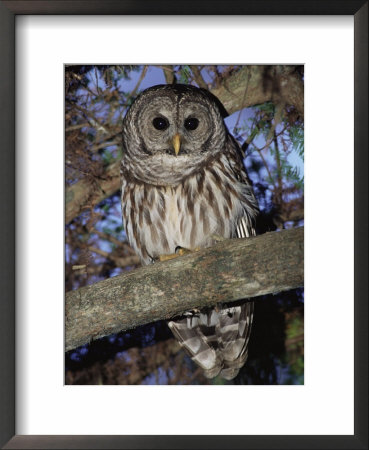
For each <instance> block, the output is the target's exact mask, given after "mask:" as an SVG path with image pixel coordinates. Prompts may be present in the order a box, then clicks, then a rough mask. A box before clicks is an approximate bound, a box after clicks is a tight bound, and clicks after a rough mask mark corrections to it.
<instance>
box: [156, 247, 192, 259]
mask: <svg viewBox="0 0 369 450" xmlns="http://www.w3.org/2000/svg"><path fill="white" fill-rule="evenodd" d="M199 250H200V247H195V248H194V249H192V250H190V249H189V248H183V247H179V246H178V247H176V249H175V253H170V254H169V255H160V256H159V261H169V260H170V259H174V258H178V256H185V255H190V254H191V253H193V252H198V251H199Z"/></svg>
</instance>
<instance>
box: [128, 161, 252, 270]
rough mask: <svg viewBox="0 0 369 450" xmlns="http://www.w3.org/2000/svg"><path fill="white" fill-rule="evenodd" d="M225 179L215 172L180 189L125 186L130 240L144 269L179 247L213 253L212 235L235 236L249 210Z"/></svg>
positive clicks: (199, 175)
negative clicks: (238, 225)
mask: <svg viewBox="0 0 369 450" xmlns="http://www.w3.org/2000/svg"><path fill="white" fill-rule="evenodd" d="M221 177H222V173H221V171H220V170H218V169H217V167H216V166H215V167H214V166H213V167H212V168H211V171H209V172H208V171H207V170H206V169H204V170H203V172H200V173H197V174H196V175H194V176H191V177H188V178H187V179H186V180H184V181H183V182H181V183H180V184H177V185H176V186H153V185H148V184H144V183H134V182H128V183H126V184H124V183H123V189H122V211H123V219H124V222H125V228H126V233H127V237H128V240H129V242H130V244H131V245H132V246H133V248H134V249H135V250H136V252H137V253H138V254H139V255H140V257H141V259H142V260H143V262H144V263H149V262H151V261H152V260H153V259H156V258H157V257H159V256H160V255H163V254H169V253H174V252H175V250H176V248H177V247H183V248H187V249H195V248H202V247H208V246H210V245H212V243H213V237H212V236H213V235H220V236H222V237H225V238H229V237H233V236H235V230H236V223H237V220H238V219H239V218H240V217H241V216H242V214H243V210H244V206H243V204H242V196H241V193H240V192H239V190H237V188H236V187H234V186H233V187H232V185H231V184H230V181H227V180H224V183H223V182H222V181H223V180H222V178H221ZM223 178H224V175H223ZM232 181H233V180H232ZM234 183H236V184H237V181H236V180H234Z"/></svg>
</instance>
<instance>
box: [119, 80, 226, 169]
mask: <svg viewBox="0 0 369 450" xmlns="http://www.w3.org/2000/svg"><path fill="white" fill-rule="evenodd" d="M226 115H227V113H226V111H225V109H224V107H223V106H222V104H221V103H220V101H219V100H218V99H217V98H216V97H215V96H214V95H212V94H211V93H210V92H208V91H206V90H205V89H200V88H197V87H195V86H190V85H182V84H175V85H158V86H153V87H151V88H149V89H146V90H145V91H143V92H142V93H141V94H140V95H139V96H138V97H137V99H136V100H135V101H134V103H133V104H132V106H131V107H130V109H129V111H128V113H127V115H126V117H125V118H124V121H123V145H124V148H125V151H126V152H127V154H128V155H129V156H130V157H131V158H133V159H134V160H137V161H139V160H141V161H142V162H143V161H145V163H144V164H147V165H148V170H150V169H153V168H155V169H156V168H157V165H158V164H159V163H160V165H161V167H162V170H163V171H165V169H168V168H170V170H171V172H172V173H173V172H175V173H176V174H177V175H178V176H179V175H180V172H181V171H182V175H183V170H185V172H188V170H189V169H191V168H192V167H195V166H196V165H197V166H198V164H200V163H201V162H202V161H204V160H206V159H207V158H209V157H210V156H212V155H214V154H216V153H218V152H221V151H222V150H223V149H224V145H225V141H226V136H227V130H226V127H225V124H224V121H223V118H224V117H225V116H226ZM155 163H156V164H155ZM139 165H140V164H139Z"/></svg>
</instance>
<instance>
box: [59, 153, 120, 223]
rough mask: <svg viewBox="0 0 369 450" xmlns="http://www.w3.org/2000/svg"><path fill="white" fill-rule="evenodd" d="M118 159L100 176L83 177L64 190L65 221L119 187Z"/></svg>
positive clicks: (95, 203) (111, 193) (91, 206)
mask: <svg viewBox="0 0 369 450" xmlns="http://www.w3.org/2000/svg"><path fill="white" fill-rule="evenodd" d="M119 166H120V161H115V162H114V163H112V164H110V165H109V166H108V167H107V168H106V170H105V174H104V176H103V177H101V178H94V179H90V178H88V177H85V178H83V179H82V180H80V181H78V182H77V183H75V184H73V185H72V186H69V187H67V189H66V190H65V223H66V224H67V223H69V222H70V221H71V220H72V219H74V218H75V217H77V216H79V215H80V214H81V213H82V212H83V211H85V210H88V209H92V208H93V207H94V206H96V205H97V204H99V203H100V202H101V201H103V200H104V198H108V197H110V196H111V195H113V194H114V193H115V192H117V191H118V190H119V188H120V180H119Z"/></svg>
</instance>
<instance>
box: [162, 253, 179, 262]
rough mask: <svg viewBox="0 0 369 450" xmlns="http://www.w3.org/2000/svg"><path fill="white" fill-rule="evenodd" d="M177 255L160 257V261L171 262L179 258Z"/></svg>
mask: <svg viewBox="0 0 369 450" xmlns="http://www.w3.org/2000/svg"><path fill="white" fill-rule="evenodd" d="M178 256H179V255H178V254H177V253H171V254H169V255H159V261H169V260H170V259H174V258H178Z"/></svg>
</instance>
